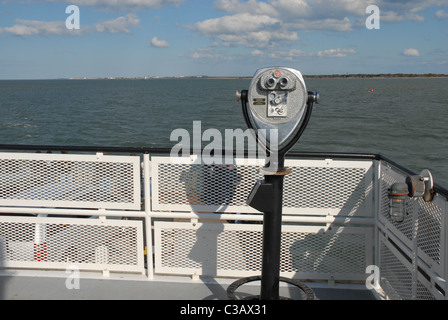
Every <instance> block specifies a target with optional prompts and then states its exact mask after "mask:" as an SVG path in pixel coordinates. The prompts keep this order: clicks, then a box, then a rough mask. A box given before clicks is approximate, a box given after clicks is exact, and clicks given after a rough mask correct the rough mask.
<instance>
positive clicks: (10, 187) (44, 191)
mask: <svg viewBox="0 0 448 320" xmlns="http://www.w3.org/2000/svg"><path fill="white" fill-rule="evenodd" d="M0 205H2V206H38V207H45V206H46V207H64V208H103V209H130V210H138V209H140V158H139V157H124V156H104V155H67V154H61V155H55V154H29V153H27V154H18V153H17V154H12V153H0Z"/></svg>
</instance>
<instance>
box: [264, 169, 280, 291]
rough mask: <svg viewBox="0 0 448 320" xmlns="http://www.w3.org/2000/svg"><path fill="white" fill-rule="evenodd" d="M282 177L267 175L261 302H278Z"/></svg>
mask: <svg viewBox="0 0 448 320" xmlns="http://www.w3.org/2000/svg"><path fill="white" fill-rule="evenodd" d="M283 180H284V176H283V175H267V176H265V181H266V183H270V184H272V189H273V194H272V202H273V203H272V211H267V212H264V216H263V264H262V271H261V294H260V298H261V300H279V299H280V295H279V282H280V249H281V232H282V198H283Z"/></svg>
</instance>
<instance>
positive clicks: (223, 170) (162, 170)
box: [151, 157, 373, 216]
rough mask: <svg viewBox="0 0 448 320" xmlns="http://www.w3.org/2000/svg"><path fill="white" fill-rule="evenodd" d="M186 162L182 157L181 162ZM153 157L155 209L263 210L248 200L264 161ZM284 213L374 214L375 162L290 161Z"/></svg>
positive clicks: (247, 211) (244, 211) (286, 181)
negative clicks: (210, 162)
mask: <svg viewBox="0 0 448 320" xmlns="http://www.w3.org/2000/svg"><path fill="white" fill-rule="evenodd" d="M182 161H183V162H182ZM176 162H177V163H171V160H170V159H169V158H168V157H153V158H152V159H151V165H152V182H153V192H152V195H153V198H152V209H153V210H154V211H176V210H179V211H202V212H240V213H256V212H258V211H256V210H254V209H252V208H250V207H248V206H247V205H246V201H247V197H248V195H249V194H250V191H251V190H252V188H253V186H254V184H255V182H256V181H257V180H259V179H262V178H263V176H262V175H261V174H260V173H258V169H259V168H260V167H262V166H263V161H258V162H257V161H255V160H254V161H252V162H248V161H247V160H246V161H245V160H243V159H241V160H238V159H236V160H235V162H234V164H231V165H205V164H203V163H201V162H200V161H197V160H195V159H190V158H183V159H179V158H178V159H176ZM286 166H287V167H288V168H291V169H292V173H291V174H290V175H287V176H286V177H285V188H284V202H283V205H284V206H283V213H284V214H324V215H328V214H331V215H338V214H339V215H348V216H355V215H356V216H372V215H373V209H372V203H373V198H372V187H373V174H372V162H371V161H330V160H316V161H305V160H287V161H286Z"/></svg>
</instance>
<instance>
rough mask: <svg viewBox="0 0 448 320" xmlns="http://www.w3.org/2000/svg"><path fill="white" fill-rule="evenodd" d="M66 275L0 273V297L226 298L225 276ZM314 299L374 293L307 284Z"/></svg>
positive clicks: (242, 291) (295, 293)
mask: <svg viewBox="0 0 448 320" xmlns="http://www.w3.org/2000/svg"><path fill="white" fill-rule="evenodd" d="M67 277H68V275H64V276H63V275H62V274H59V275H58V274H51V275H50V276H45V277H43V276H39V275H37V276H36V275H30V274H29V275H8V274H3V275H0V299H1V300H226V299H227V295H226V289H227V287H228V285H230V284H231V283H232V280H229V279H224V280H223V279H220V280H219V282H217V281H215V280H214V279H199V280H196V281H193V280H191V279H189V278H181V277H164V276H160V277H156V278H155V279H152V280H148V279H146V278H144V277H142V276H135V277H129V276H126V277H125V278H123V277H120V276H112V277H110V278H108V279H104V278H103V279H101V278H94V277H92V278H89V277H86V278H85V277H82V278H81V279H80V280H79V289H72V290H69V289H67V287H66V282H67ZM308 285H309V286H310V287H311V288H312V289H313V290H314V293H315V295H316V298H317V299H318V300H374V299H376V295H375V294H374V293H373V292H371V291H369V290H367V289H363V288H362V287H361V286H359V287H357V288H355V289H353V288H344V287H342V288H338V287H337V286H336V288H328V287H327V286H325V285H316V284H308ZM257 291H259V284H257V283H254V284H246V285H244V286H242V287H240V288H239V289H238V291H237V296H238V297H240V296H241V297H242V296H245V295H247V294H257ZM280 294H281V295H282V296H286V297H291V298H294V299H300V296H299V295H300V292H299V290H298V289H296V288H294V287H291V286H289V285H282V286H281V288H280Z"/></svg>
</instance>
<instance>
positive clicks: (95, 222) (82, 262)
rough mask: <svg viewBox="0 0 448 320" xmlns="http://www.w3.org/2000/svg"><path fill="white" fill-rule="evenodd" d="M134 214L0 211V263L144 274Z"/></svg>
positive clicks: (140, 238)
mask: <svg viewBox="0 0 448 320" xmlns="http://www.w3.org/2000/svg"><path fill="white" fill-rule="evenodd" d="M143 249H144V246H143V224H142V221H136V220H133V221H131V220H109V219H102V218H94V219H80V218H50V217H17V216H8V215H5V216H0V261H1V262H0V267H2V268H19V269H20V268H27V269H62V270H65V269H66V268H72V267H73V266H75V267H77V268H78V269H79V270H97V271H102V272H104V273H107V272H111V271H120V272H137V273H143V274H145V267H144V254H143Z"/></svg>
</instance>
